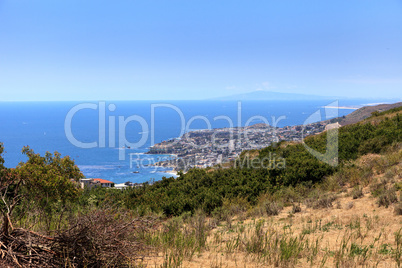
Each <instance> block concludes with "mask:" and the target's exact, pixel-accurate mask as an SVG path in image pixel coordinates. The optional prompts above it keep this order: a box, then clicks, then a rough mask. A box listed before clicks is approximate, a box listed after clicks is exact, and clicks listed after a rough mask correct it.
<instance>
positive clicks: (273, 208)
mask: <svg viewBox="0 0 402 268" xmlns="http://www.w3.org/2000/svg"><path fill="white" fill-rule="evenodd" d="M282 209H283V207H282V205H280V204H278V203H277V202H269V201H267V202H265V203H264V210H265V213H267V215H268V216H276V215H278V214H279V212H281V210H282Z"/></svg>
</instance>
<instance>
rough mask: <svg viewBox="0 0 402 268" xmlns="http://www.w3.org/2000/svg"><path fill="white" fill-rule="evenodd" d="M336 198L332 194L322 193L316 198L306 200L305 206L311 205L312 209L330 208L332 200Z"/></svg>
mask: <svg viewBox="0 0 402 268" xmlns="http://www.w3.org/2000/svg"><path fill="white" fill-rule="evenodd" d="M335 200H336V197H335V196H334V195H324V196H320V197H319V198H318V199H316V198H309V199H307V200H306V205H307V207H311V208H313V209H320V208H331V207H332V202H333V201H335Z"/></svg>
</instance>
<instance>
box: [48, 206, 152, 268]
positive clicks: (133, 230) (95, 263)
mask: <svg viewBox="0 0 402 268" xmlns="http://www.w3.org/2000/svg"><path fill="white" fill-rule="evenodd" d="M149 222H150V221H149V220H144V219H141V218H134V219H130V217H129V216H128V215H122V214H119V213H114V212H110V211H95V212H91V213H88V214H87V215H81V216H79V217H78V218H77V219H75V220H74V221H73V222H71V225H70V226H72V227H71V228H69V229H68V230H66V231H64V232H61V233H60V234H58V235H57V236H56V237H55V239H54V241H55V243H54V245H53V246H52V250H53V251H55V252H56V253H58V255H59V256H60V257H61V258H62V263H63V264H65V265H67V266H68V267H106V266H107V267H128V265H129V264H130V263H133V262H134V260H135V259H136V258H138V257H139V256H138V254H140V252H141V251H143V250H144V248H145V246H144V244H143V243H142V242H141V240H140V239H139V237H140V236H142V235H140V234H143V233H144V232H145V231H146V230H147V229H148V228H149V227H150V225H149ZM65 265H62V266H65ZM67 266H66V267H67Z"/></svg>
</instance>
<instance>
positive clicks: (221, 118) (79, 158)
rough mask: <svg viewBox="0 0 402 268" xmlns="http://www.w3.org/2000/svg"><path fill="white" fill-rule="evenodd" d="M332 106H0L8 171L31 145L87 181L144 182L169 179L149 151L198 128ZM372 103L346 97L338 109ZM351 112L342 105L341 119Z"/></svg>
mask: <svg viewBox="0 0 402 268" xmlns="http://www.w3.org/2000/svg"><path fill="white" fill-rule="evenodd" d="M332 101H333V100H316V101H243V102H237V101H165V102H164V101H108V102H101V101H93V102H0V142H2V143H3V144H4V147H5V153H4V154H3V157H4V159H5V166H6V167H15V166H16V165H18V163H19V162H21V161H26V157H25V156H24V155H22V154H21V149H22V148H23V147H24V146H27V145H28V146H30V148H32V149H33V150H34V151H35V152H36V153H40V154H44V153H45V152H46V151H49V152H54V151H58V152H60V153H61V154H62V156H66V155H68V156H70V157H71V158H72V159H74V160H75V163H76V164H77V165H78V166H79V168H80V169H81V171H82V172H83V174H84V175H85V176H86V177H87V178H103V179H107V180H111V181H113V182H115V183H123V182H126V181H131V182H137V183H140V182H145V181H150V180H160V179H161V178H162V177H163V176H165V177H166V176H170V175H169V174H167V173H165V172H166V171H167V170H166V169H163V168H161V167H158V168H157V167H154V166H152V165H151V164H152V163H155V162H156V161H158V160H159V159H160V158H163V157H164V158H168V157H169V156H161V155H149V154H144V153H145V152H147V151H148V149H149V147H150V146H152V145H153V144H155V143H159V142H161V141H163V140H168V139H172V138H177V137H179V136H180V135H181V134H183V133H185V132H187V131H191V130H195V129H206V128H223V127H231V126H234V127H236V126H244V125H252V124H255V123H260V122H264V120H265V121H268V122H269V123H270V125H276V126H277V127H283V126H287V125H299V124H303V123H304V122H305V121H306V120H307V119H308V118H309V116H310V115H311V114H313V113H315V112H316V111H318V110H321V111H322V112H323V113H324V110H323V108H322V107H323V106H326V105H330V104H331V102H332ZM368 102H370V101H367V100H340V101H339V106H355V107H359V106H362V105H365V104H367V103H368ZM351 112H353V110H352V109H342V108H341V109H339V110H338V116H343V115H347V114H349V113H351ZM325 119H327V118H322V120H325ZM317 121H320V120H317Z"/></svg>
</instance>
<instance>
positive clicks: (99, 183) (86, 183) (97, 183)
mask: <svg viewBox="0 0 402 268" xmlns="http://www.w3.org/2000/svg"><path fill="white" fill-rule="evenodd" d="M137 185H138V183H132V182H125V183H118V184H116V183H114V182H112V181H108V180H104V179H98V178H88V179H87V178H85V179H80V186H81V188H82V189H84V188H85V187H88V188H92V187H106V188H112V187H113V188H114V189H126V188H128V187H134V186H137Z"/></svg>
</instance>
